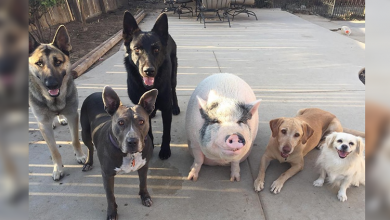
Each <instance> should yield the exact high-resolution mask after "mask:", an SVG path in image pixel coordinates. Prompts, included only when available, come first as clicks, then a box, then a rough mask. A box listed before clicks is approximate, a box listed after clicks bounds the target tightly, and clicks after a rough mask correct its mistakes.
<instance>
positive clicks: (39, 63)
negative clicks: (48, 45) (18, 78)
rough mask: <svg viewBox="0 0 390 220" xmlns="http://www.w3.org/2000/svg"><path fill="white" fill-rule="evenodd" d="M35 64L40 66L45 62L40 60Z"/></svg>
mask: <svg viewBox="0 0 390 220" xmlns="http://www.w3.org/2000/svg"><path fill="white" fill-rule="evenodd" d="M35 65H37V66H39V67H43V62H42V61H38V62H36V63H35Z"/></svg>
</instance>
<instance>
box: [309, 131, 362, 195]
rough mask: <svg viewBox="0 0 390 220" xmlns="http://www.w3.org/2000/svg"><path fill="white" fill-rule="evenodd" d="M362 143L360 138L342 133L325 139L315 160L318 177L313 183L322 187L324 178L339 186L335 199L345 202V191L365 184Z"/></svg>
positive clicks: (333, 134)
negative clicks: (352, 186)
mask: <svg viewBox="0 0 390 220" xmlns="http://www.w3.org/2000/svg"><path fill="white" fill-rule="evenodd" d="M363 151H364V143H363V140H362V138H360V137H356V136H354V135H351V134H347V133H342V132H333V133H332V134H330V135H328V136H327V137H326V140H325V143H324V145H323V146H322V150H321V154H320V156H319V157H318V159H317V166H319V168H320V177H319V178H318V179H317V180H316V181H314V182H313V185H314V186H322V185H323V184H324V181H325V178H326V177H327V178H326V179H327V182H328V183H330V184H332V185H338V186H340V189H339V192H338V194H337V198H338V199H339V200H340V201H341V202H344V201H346V200H347V189H348V188H349V187H350V186H351V185H354V186H359V185H360V184H363V185H364V184H365V168H366V164H365V159H364V154H363Z"/></svg>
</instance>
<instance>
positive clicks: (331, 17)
mask: <svg viewBox="0 0 390 220" xmlns="http://www.w3.org/2000/svg"><path fill="white" fill-rule="evenodd" d="M335 6H336V0H333V6H332V14H331V15H330V20H332V19H333V14H334V8H335Z"/></svg>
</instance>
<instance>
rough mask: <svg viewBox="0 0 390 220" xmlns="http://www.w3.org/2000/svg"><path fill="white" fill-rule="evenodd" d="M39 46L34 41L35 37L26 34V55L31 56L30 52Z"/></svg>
mask: <svg viewBox="0 0 390 220" xmlns="http://www.w3.org/2000/svg"><path fill="white" fill-rule="evenodd" d="M39 45H41V44H40V43H39V42H38V41H37V40H36V39H35V37H34V36H33V35H32V34H31V33H29V34H28V54H31V53H32V52H34V50H35V49H37V47H39Z"/></svg>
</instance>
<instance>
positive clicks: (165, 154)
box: [158, 146, 171, 160]
mask: <svg viewBox="0 0 390 220" xmlns="http://www.w3.org/2000/svg"><path fill="white" fill-rule="evenodd" d="M158 156H159V157H160V159H161V160H166V159H168V158H169V157H170V156H171V149H170V147H169V146H168V148H167V149H164V148H163V147H161V150H160V153H159V154H158Z"/></svg>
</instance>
